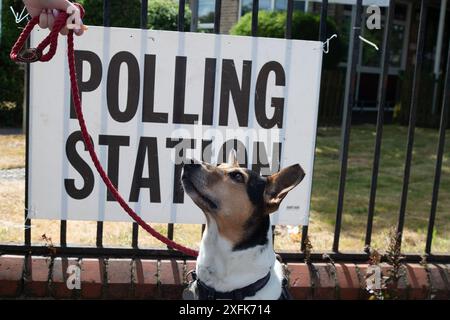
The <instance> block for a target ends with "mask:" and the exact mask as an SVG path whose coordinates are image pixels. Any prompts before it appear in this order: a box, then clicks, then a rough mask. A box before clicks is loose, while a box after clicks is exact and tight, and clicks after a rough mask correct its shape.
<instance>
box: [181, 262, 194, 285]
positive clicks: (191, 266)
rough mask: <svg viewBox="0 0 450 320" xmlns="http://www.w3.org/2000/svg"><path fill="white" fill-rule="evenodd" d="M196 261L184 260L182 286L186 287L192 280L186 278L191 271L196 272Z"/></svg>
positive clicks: (190, 277)
mask: <svg viewBox="0 0 450 320" xmlns="http://www.w3.org/2000/svg"><path fill="white" fill-rule="evenodd" d="M196 266H197V261H195V260H186V262H185V267H184V268H185V273H184V276H183V282H184V285H185V286H187V284H188V283H189V281H191V280H192V276H188V275H187V274H188V273H189V272H191V271H196Z"/></svg>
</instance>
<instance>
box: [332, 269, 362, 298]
mask: <svg viewBox="0 0 450 320" xmlns="http://www.w3.org/2000/svg"><path fill="white" fill-rule="evenodd" d="M336 277H337V281H338V286H339V298H340V299H343V300H357V299H358V298H359V295H360V290H361V289H360V285H359V278H358V273H357V272H356V266H355V265H354V264H351V263H338V264H336Z"/></svg>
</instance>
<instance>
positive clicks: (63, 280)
mask: <svg viewBox="0 0 450 320" xmlns="http://www.w3.org/2000/svg"><path fill="white" fill-rule="evenodd" d="M77 264H78V259H76V258H55V260H54V261H53V271H52V281H51V284H50V288H51V291H52V296H53V297H55V298H59V299H69V298H72V297H73V293H74V291H73V290H70V289H69V288H68V287H67V279H68V277H69V274H68V273H67V269H68V268H69V266H72V265H77ZM74 290H76V289H74Z"/></svg>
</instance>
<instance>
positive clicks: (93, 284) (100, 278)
mask: <svg viewBox="0 0 450 320" xmlns="http://www.w3.org/2000/svg"><path fill="white" fill-rule="evenodd" d="M104 276H105V263H104V261H103V259H83V260H81V296H82V298H85V299H100V298H101V297H102V295H103V287H104V284H103V282H104Z"/></svg>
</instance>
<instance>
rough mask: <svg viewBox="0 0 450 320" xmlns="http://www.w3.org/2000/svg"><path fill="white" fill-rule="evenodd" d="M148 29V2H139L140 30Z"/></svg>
mask: <svg viewBox="0 0 450 320" xmlns="http://www.w3.org/2000/svg"><path fill="white" fill-rule="evenodd" d="M147 28H148V0H141V29H147Z"/></svg>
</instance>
